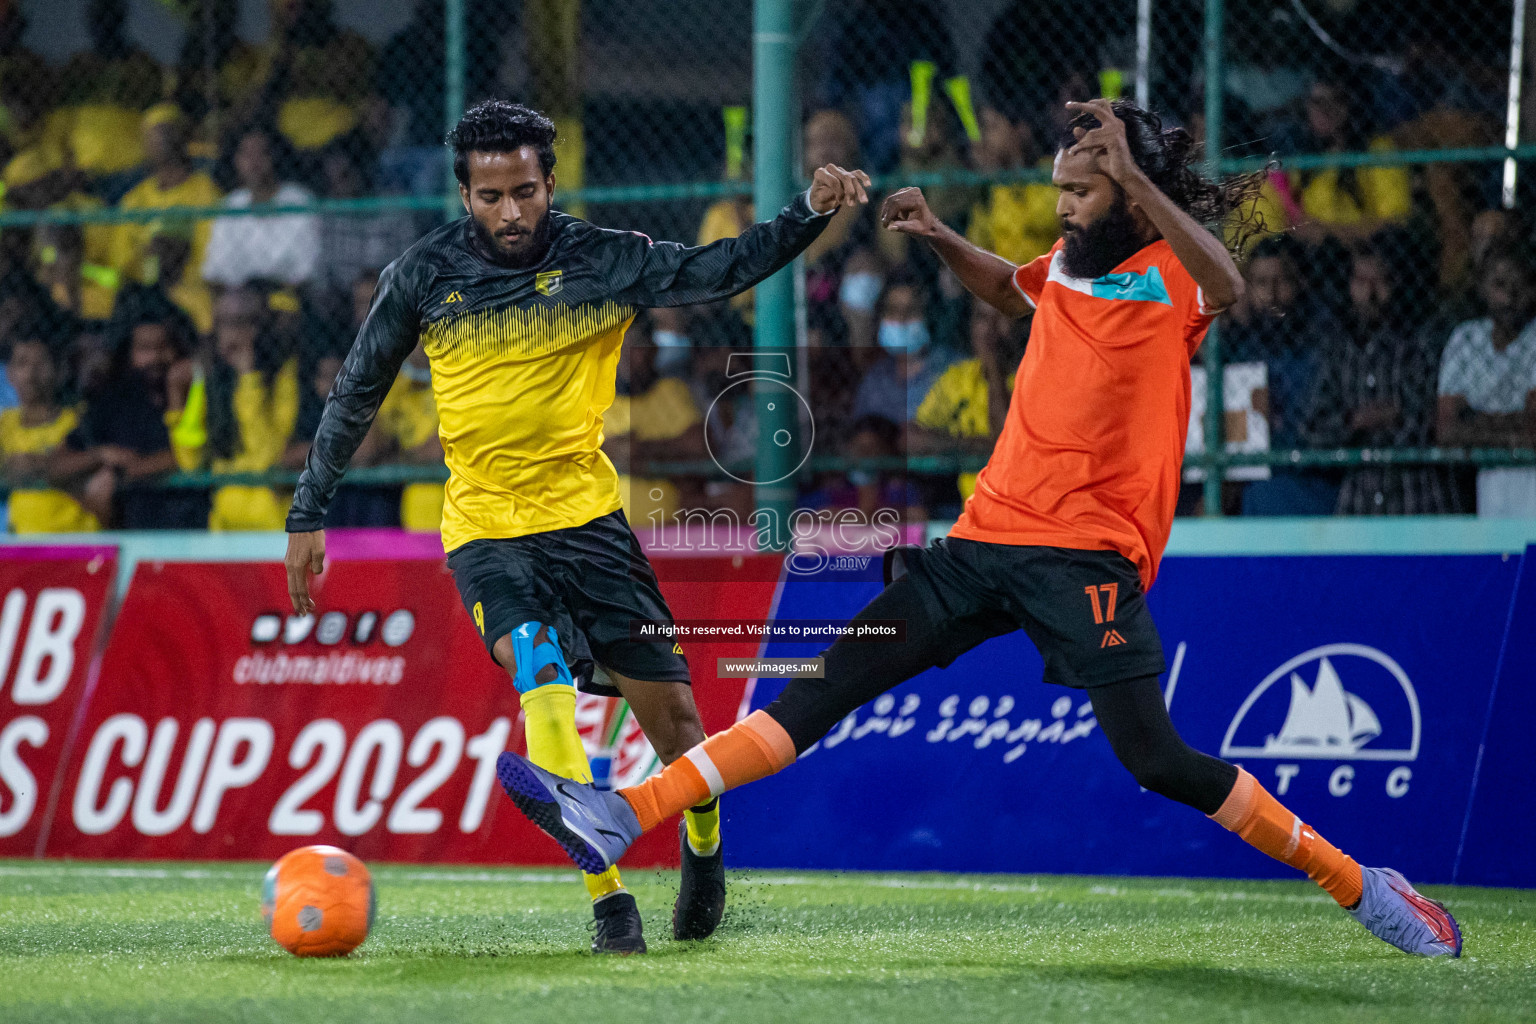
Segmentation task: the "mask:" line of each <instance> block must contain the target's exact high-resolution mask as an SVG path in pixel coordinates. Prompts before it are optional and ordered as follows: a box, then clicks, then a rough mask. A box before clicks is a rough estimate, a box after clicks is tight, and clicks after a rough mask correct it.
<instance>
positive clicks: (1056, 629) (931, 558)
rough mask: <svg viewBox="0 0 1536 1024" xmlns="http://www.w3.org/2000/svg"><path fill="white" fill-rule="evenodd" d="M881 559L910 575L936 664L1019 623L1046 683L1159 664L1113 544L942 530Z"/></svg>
mask: <svg viewBox="0 0 1536 1024" xmlns="http://www.w3.org/2000/svg"><path fill="white" fill-rule="evenodd" d="M885 564H886V569H885V572H886V582H887V583H889V582H891V581H892V580H894V579H898V578H900V577H902V576H909V577H910V578H911V581H912V583H913V584H915V590H916V592H917V594H918V596H919V597H920V599H921V601H922V603H923V606H924V607H923V612H924V615H923V618H924V619H926V620H927V621H925V622H923V623H922V627H921V628H923V629H924V630H925V631H927V632H928V634H929V636H930V638H932V640H933V642H935V643H937V644H938V645H939V649H938V651H937V652H936V653H937V658H936V660H935V664H936V665H938V666H939V667H942V666H945V665H948V664H949V663H950V662H952V661H954V660H955V659H956V658H958V657H959V656H960V655H962V654H964V653H965V652H966V651H968V650H970V649H971V648H972V647H975V646H976V645H977V644H980V643H981V642H982V641H984V640H987V639H989V638H991V637H994V636H1001V635H1002V634H1004V633H1011V632H1013V631H1014V630H1015V629H1023V630H1024V632H1025V633H1026V634H1028V636H1029V638H1030V640H1032V641H1033V642H1034V645H1035V647H1036V649H1038V650H1039V651H1040V657H1041V658H1042V659H1043V660H1044V662H1045V681H1046V682H1048V683H1057V684H1059V685H1061V686H1071V687H1076V688H1079V689H1084V688H1087V687H1090V686H1104V685H1107V684H1109V683H1118V682H1124V681H1126V680H1129V679H1139V678H1141V677H1143V676H1155V675H1160V674H1162V672H1163V671H1164V670H1165V669H1166V668H1167V662H1166V661H1165V660H1164V659H1163V644H1162V640H1161V639H1159V638H1158V635H1157V627H1156V626H1155V625H1154V624H1153V622H1152V613H1151V612H1150V611H1148V610H1147V601H1146V597H1145V596H1144V595H1143V594H1142V591H1141V578H1140V577H1139V576H1138V575H1137V573H1136V566H1135V565H1133V564H1132V563H1131V561H1130V559H1128V558H1126V557H1125V556H1124V555H1122V554H1120V553H1119V552H1115V551H1082V550H1078V549H1075V548H1050V547H1024V546H1017V545H1012V544H991V543H986V542H983V541H975V540H965V539H963V538H959V537H945V538H943V539H941V540H938V541H935V542H934V543H933V544H932V545H930V546H928V547H926V548H895V549H893V550H891V551H889V552H887V554H886V563H885ZM908 629H909V631H910V630H911V629H912V625H910V624H909V626H908ZM909 635H910V633H909Z"/></svg>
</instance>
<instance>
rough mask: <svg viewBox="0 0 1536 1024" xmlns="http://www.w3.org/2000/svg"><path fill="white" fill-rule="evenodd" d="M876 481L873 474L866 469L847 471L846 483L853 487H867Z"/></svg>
mask: <svg viewBox="0 0 1536 1024" xmlns="http://www.w3.org/2000/svg"><path fill="white" fill-rule="evenodd" d="M876 479H877V478H876V476H875V474H874V473H873V472H872V471H871V470H868V469H850V470H849V471H848V482H849V483H851V484H853V486H855V487H868V486H869V485H870V484H872V483H874V482H875V480H876Z"/></svg>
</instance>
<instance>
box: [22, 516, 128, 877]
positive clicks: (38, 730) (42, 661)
mask: <svg viewBox="0 0 1536 1024" xmlns="http://www.w3.org/2000/svg"><path fill="white" fill-rule="evenodd" d="M116 568H117V549H116V548H114V547H110V546H104V545H90V546H79V547H75V546H69V547H25V546H13V547H6V548H5V549H3V550H0V691H3V695H0V856H5V857H30V856H34V855H36V854H38V853H40V852H41V851H40V850H39V845H40V844H39V839H40V838H41V836H42V835H43V834H44V831H45V829H46V821H47V819H48V817H49V815H50V813H51V811H52V809H53V807H52V803H53V800H52V799H51V798H56V796H57V787H56V782H58V781H59V780H58V770H59V763H60V760H61V758H62V757H63V755H64V753H65V749H66V746H67V744H68V740H69V733H70V725H71V723H72V722H73V721H74V720H75V714H76V710H77V709H78V708H79V707H80V704H81V700H82V698H83V697H84V696H85V693H86V689H87V687H88V685H89V682H90V675H91V660H92V656H93V654H94V653H95V650H96V646H95V644H96V639H97V631H98V629H99V627H100V625H101V620H102V613H103V612H104V611H105V610H106V606H107V599H108V596H109V595H110V593H111V589H112V580H113V576H114V571H115V570H116Z"/></svg>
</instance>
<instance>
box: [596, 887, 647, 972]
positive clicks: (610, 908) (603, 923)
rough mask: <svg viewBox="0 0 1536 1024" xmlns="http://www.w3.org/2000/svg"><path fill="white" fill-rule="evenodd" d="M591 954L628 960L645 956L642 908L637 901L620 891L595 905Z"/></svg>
mask: <svg viewBox="0 0 1536 1024" xmlns="http://www.w3.org/2000/svg"><path fill="white" fill-rule="evenodd" d="M592 916H593V917H594V918H595V920H594V922H593V928H592V952H594V953H614V954H616V955H618V956H629V955H630V954H631V953H644V952H645V935H644V934H643V933H642V931H641V924H640V908H639V907H637V906H635V898H634V897H633V896H631V895H630V894H629V893H627V892H624V891H623V890H620V891H618V892H615V893H611V894H609V895H607V896H604V897H603V898H602V899H600V900H598V901H597V902H596V903H594V904H592Z"/></svg>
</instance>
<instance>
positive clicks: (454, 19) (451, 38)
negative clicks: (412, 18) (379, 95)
mask: <svg viewBox="0 0 1536 1024" xmlns="http://www.w3.org/2000/svg"><path fill="white" fill-rule="evenodd" d="M463 114H464V0H443V131H444V132H445V133H446V132H449V131H452V130H453V127H454V125H456V124H458V123H459V118H460V117H462V116H463ZM447 160H448V188H447V190H446V191H445V192H444V195H443V212H444V213H445V214H446V215H447V216H448V218H449V219H450V220H451V219H455V218H457V217H459V216H461V215H462V213H463V210H462V208H461V206H460V205H459V196H458V190H457V189H455V188H454V187H453V180H454V179H453V153H452V151H449V153H448V156H447Z"/></svg>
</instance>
